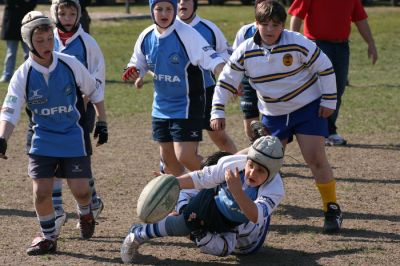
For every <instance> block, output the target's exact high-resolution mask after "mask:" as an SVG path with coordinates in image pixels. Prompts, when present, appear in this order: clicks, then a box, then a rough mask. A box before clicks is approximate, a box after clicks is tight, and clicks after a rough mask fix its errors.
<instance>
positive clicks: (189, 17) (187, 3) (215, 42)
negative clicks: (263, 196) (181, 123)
mask: <svg viewBox="0 0 400 266" xmlns="http://www.w3.org/2000/svg"><path fill="white" fill-rule="evenodd" d="M197 7H198V2H197V0H180V1H179V2H178V19H179V20H181V21H182V22H184V23H186V24H188V25H190V26H192V27H193V28H194V29H195V30H196V31H198V32H199V33H200V34H201V36H203V38H204V39H205V40H206V41H207V42H208V44H209V45H210V46H211V47H212V48H213V49H214V50H215V51H216V52H217V53H218V54H219V55H220V56H221V57H222V58H223V59H224V60H225V61H227V60H228V58H229V56H230V54H231V52H232V51H231V48H230V47H229V44H228V41H227V40H226V39H225V36H224V34H223V33H222V31H221V30H220V29H219V28H218V27H217V26H216V25H215V24H214V23H212V22H211V21H209V20H207V19H204V18H201V17H200V16H198V15H197V13H196V11H197ZM203 73H204V83H205V90H206V108H205V113H204V129H205V130H207V132H208V135H209V136H210V138H211V140H212V141H213V142H214V143H215V145H217V147H218V148H219V149H220V150H221V151H227V152H230V153H232V154H233V153H236V151H237V149H236V146H235V143H234V142H233V141H232V139H231V138H230V137H229V136H228V134H227V133H226V131H225V130H219V131H214V130H212V128H211V127H210V116H211V105H212V97H213V94H214V88H215V77H214V75H213V74H212V72H211V71H208V70H203Z"/></svg>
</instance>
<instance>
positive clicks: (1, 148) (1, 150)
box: [0, 138, 7, 155]
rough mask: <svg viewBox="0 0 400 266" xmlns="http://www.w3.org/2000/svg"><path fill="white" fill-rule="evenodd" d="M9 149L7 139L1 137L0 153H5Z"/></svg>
mask: <svg viewBox="0 0 400 266" xmlns="http://www.w3.org/2000/svg"><path fill="white" fill-rule="evenodd" d="M6 151H7V141H6V139H5V138H0V153H1V154H3V155H5V154H6Z"/></svg>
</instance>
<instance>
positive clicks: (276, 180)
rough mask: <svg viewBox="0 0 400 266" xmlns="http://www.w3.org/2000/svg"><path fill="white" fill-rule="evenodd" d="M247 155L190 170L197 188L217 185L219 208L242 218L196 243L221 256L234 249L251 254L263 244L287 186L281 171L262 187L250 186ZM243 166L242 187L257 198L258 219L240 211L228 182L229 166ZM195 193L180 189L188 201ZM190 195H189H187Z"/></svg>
mask: <svg viewBox="0 0 400 266" xmlns="http://www.w3.org/2000/svg"><path fill="white" fill-rule="evenodd" d="M246 162H247V155H232V156H225V157H222V158H221V159H220V160H219V161H218V163H217V165H213V166H208V167H204V168H203V169H202V170H199V171H195V172H191V173H189V174H190V176H191V177H192V180H193V183H194V186H195V188H197V189H204V188H212V187H217V192H218V194H217V195H216V196H215V202H216V204H217V206H218V209H219V210H220V211H221V212H222V213H223V215H224V216H225V217H227V218H228V219H229V220H232V221H236V222H242V224H240V225H239V226H237V227H236V228H235V230H233V231H229V232H224V233H219V234H217V233H212V232H207V234H206V236H205V237H203V238H202V239H201V240H196V245H197V246H198V247H199V248H200V249H201V251H202V252H204V253H207V254H213V255H217V256H227V255H229V254H231V253H235V254H249V253H253V252H256V251H257V250H259V249H260V247H262V245H263V243H264V241H265V239H266V236H267V233H268V228H269V224H270V219H271V214H272V213H273V211H274V210H275V209H276V208H277V206H278V205H279V204H280V202H281V201H282V200H283V197H284V194H285V190H284V187H283V182H282V179H281V177H280V175H279V174H277V175H276V176H275V177H273V178H272V179H270V180H267V182H265V183H264V184H262V185H261V186H259V187H249V186H247V185H246V182H245V174H244V172H245V171H244V169H245V167H246ZM236 168H237V169H238V170H239V173H240V179H241V182H242V188H243V190H244V191H245V193H246V195H247V196H248V197H249V198H251V199H252V200H253V202H254V203H255V205H256V207H257V210H258V217H257V222H255V223H253V222H250V221H248V219H247V218H246V217H245V216H244V214H243V213H242V212H241V211H240V209H239V206H238V204H237V203H236V201H235V200H234V198H233V195H232V194H231V193H230V191H229V188H228V187H227V185H226V183H225V173H226V171H227V170H228V169H229V170H231V171H235V169H236ZM188 197H193V195H190V194H188V193H180V195H179V199H180V200H186V201H188V200H189V199H188ZM185 198H186V199H185Z"/></svg>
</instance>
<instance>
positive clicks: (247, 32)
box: [232, 22, 257, 85]
mask: <svg viewBox="0 0 400 266" xmlns="http://www.w3.org/2000/svg"><path fill="white" fill-rule="evenodd" d="M256 32H257V26H256V23H255V22H253V23H250V24H246V25H244V26H242V27H241V28H240V29H239V30H238V32H237V33H236V37H235V40H234V42H233V45H232V49H233V50H235V49H236V48H238V46H239V45H240V44H241V43H242V42H244V41H245V40H247V39H249V38H252V37H253V36H254V34H255V33H256ZM242 83H244V84H246V85H248V84H249V80H248V78H247V77H246V76H244V77H243V80H242Z"/></svg>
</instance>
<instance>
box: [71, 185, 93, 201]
mask: <svg viewBox="0 0 400 266" xmlns="http://www.w3.org/2000/svg"><path fill="white" fill-rule="evenodd" d="M74 196H75V199H76V200H77V201H78V202H82V201H87V200H88V199H90V197H91V195H90V190H89V187H87V189H75V191H74Z"/></svg>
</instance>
